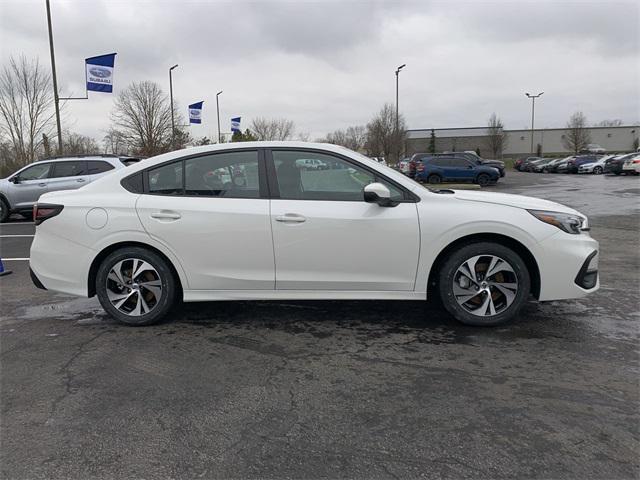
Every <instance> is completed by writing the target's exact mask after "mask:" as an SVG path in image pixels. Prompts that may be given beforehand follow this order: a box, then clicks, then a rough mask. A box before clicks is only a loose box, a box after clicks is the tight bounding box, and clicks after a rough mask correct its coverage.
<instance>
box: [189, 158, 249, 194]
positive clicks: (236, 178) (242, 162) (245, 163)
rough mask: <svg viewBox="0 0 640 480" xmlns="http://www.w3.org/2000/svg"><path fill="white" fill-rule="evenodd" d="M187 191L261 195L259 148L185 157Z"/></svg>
mask: <svg viewBox="0 0 640 480" xmlns="http://www.w3.org/2000/svg"><path fill="white" fill-rule="evenodd" d="M184 171H185V195H200V196H204V197H225V198H259V197H260V183H259V181H258V152H257V151H244V152H228V153H217V154H212V155H205V156H202V157H196V158H189V159H187V160H185V166H184Z"/></svg>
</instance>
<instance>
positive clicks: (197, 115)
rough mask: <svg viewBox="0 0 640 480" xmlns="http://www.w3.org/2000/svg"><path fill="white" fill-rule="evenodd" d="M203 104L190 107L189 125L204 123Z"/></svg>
mask: <svg viewBox="0 0 640 480" xmlns="http://www.w3.org/2000/svg"><path fill="white" fill-rule="evenodd" d="M203 103H204V101H202V102H196V103H192V104H191V105H189V123H202V104H203Z"/></svg>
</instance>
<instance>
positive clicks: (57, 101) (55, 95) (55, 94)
mask: <svg viewBox="0 0 640 480" xmlns="http://www.w3.org/2000/svg"><path fill="white" fill-rule="evenodd" d="M46 5H47V25H48V27H49V51H50V53H51V76H52V78H53V100H54V104H55V107H56V127H57V128H58V155H62V129H61V128H60V98H59V97H58V79H57V77H56V55H55V53H54V50H53V30H52V29H51V6H50V5H49V0H46Z"/></svg>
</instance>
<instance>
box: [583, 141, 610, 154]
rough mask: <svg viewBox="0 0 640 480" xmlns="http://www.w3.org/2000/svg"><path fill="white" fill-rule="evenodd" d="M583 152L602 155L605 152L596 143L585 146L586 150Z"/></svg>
mask: <svg viewBox="0 0 640 480" xmlns="http://www.w3.org/2000/svg"><path fill="white" fill-rule="evenodd" d="M584 152H586V153H598V154H603V153H606V152H607V151H606V150H605V149H604V148H603V147H601V146H600V145H598V144H597V143H590V144H589V145H587V148H586V149H585V150H584Z"/></svg>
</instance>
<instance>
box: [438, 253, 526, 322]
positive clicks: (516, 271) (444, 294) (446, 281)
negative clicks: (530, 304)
mask: <svg viewBox="0 0 640 480" xmlns="http://www.w3.org/2000/svg"><path fill="white" fill-rule="evenodd" d="M478 255H487V256H489V255H493V256H496V257H499V258H501V259H503V260H504V261H506V262H507V263H508V264H509V265H510V266H511V267H512V269H513V275H515V277H516V279H517V288H518V289H517V291H516V293H515V296H514V298H513V301H512V303H511V304H510V305H508V306H506V308H504V310H502V311H500V312H498V313H497V314H495V315H488V316H480V315H476V314H474V313H471V312H469V311H468V310H467V309H465V308H464V307H463V306H462V305H460V304H459V303H458V301H457V300H456V297H455V295H454V291H453V288H454V287H453V285H454V280H455V276H456V273H457V272H458V268H459V267H460V266H461V265H462V264H463V263H464V262H466V261H467V260H468V259H470V258H472V257H475V256H478ZM479 264H480V261H478V263H477V266H479ZM510 274H511V273H509V275H510ZM493 288H494V290H493V291H495V287H493ZM438 290H439V292H440V298H441V300H442V304H443V306H444V308H445V309H446V310H447V311H448V312H449V313H450V314H451V315H452V316H453V317H454V318H455V319H456V320H458V321H459V322H461V323H464V324H465V325H473V326H494V325H500V324H503V323H506V322H508V321H510V320H512V319H513V318H514V317H515V316H516V315H517V313H518V311H519V310H520V309H521V308H522V306H523V305H524V304H525V302H526V301H527V298H528V297H529V293H530V290H531V278H530V275H529V271H528V270H527V266H526V265H525V263H524V261H523V260H522V258H520V256H519V255H518V254H517V253H515V252H514V251H513V250H511V249H510V248H508V247H505V246H504V245H500V244H498V243H491V242H479V243H472V244H469V245H465V246H463V247H462V248H459V249H456V250H455V251H454V252H453V253H452V254H451V255H450V256H449V258H447V260H446V261H445V262H444V264H443V265H442V266H441V268H440V271H439V272H438ZM478 295H482V294H480V293H479V294H478ZM481 298H482V297H481ZM484 298H486V297H484ZM496 311H497V309H496Z"/></svg>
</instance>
